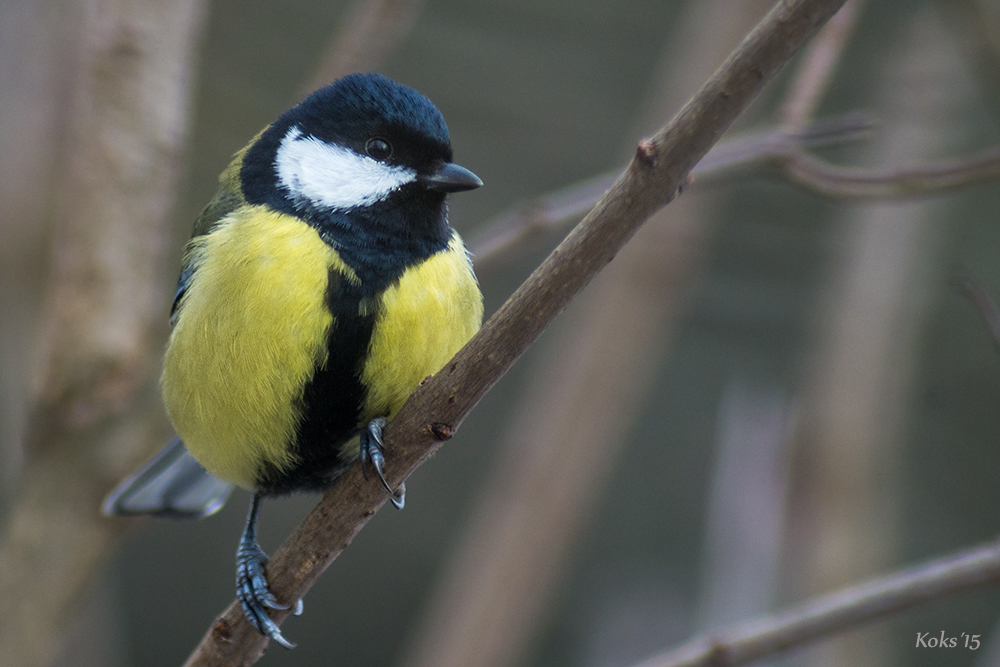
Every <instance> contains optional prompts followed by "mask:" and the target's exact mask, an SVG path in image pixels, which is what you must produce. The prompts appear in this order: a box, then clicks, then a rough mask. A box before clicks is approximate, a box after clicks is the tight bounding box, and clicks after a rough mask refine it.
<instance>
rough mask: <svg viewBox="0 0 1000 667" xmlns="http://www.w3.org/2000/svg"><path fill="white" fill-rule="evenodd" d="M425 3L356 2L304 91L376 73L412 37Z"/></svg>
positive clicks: (394, 0) (398, 0)
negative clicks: (354, 75)
mask: <svg viewBox="0 0 1000 667" xmlns="http://www.w3.org/2000/svg"><path fill="white" fill-rule="evenodd" d="M422 5H423V0H355V2H354V3H353V4H352V5H351V6H350V7H349V8H348V10H347V13H346V14H345V16H344V19H343V21H342V22H341V24H342V27H341V29H340V30H338V31H337V34H336V35H334V36H333V38H332V39H331V40H330V44H329V46H328V47H327V49H326V53H324V54H323V57H322V58H320V61H319V66H318V67H317V68H316V72H315V73H314V74H313V75H312V76H311V77H310V78H309V81H308V83H307V84H306V86H305V89H304V90H303V92H304V93H308V92H311V91H313V90H316V89H317V88H320V87H322V86H325V85H326V84H328V83H330V82H331V81H334V80H336V79H339V78H340V77H342V76H344V75H346V74H350V73H351V72H369V71H374V70H377V69H378V68H379V67H380V66H381V64H382V63H383V62H384V61H385V59H386V57H388V56H389V54H391V53H392V51H393V50H395V48H396V47H397V46H398V45H399V42H400V41H401V40H402V38H403V37H405V36H406V35H407V34H409V32H410V29H411V28H412V27H413V22H414V21H415V20H416V17H417V14H419V13H420V8H421V6H422Z"/></svg>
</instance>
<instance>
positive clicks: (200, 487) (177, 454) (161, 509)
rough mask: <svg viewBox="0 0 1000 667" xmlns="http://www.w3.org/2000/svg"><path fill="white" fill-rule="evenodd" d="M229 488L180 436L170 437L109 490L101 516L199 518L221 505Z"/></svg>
mask: <svg viewBox="0 0 1000 667" xmlns="http://www.w3.org/2000/svg"><path fill="white" fill-rule="evenodd" d="M232 490H233V485H232V484H229V483H227V482H223V481H222V480H221V479H219V478H218V477H216V476H215V475H213V474H211V473H210V472H208V471H207V470H205V469H204V468H202V467H201V464H200V463H198V462H197V461H196V460H195V459H194V457H193V456H191V454H189V453H188V450H187V449H186V448H185V447H184V443H183V442H181V439H180V438H174V439H173V440H171V441H170V444H169V445H167V446H166V447H164V448H163V449H161V450H160V451H159V452H158V453H157V454H156V455H155V456H153V458H151V459H150V460H149V461H147V462H146V463H145V464H143V466H142V467H141V468H139V470H137V471H136V472H135V473H133V474H132V475H130V476H129V477H128V478H127V479H125V480H124V481H123V482H122V483H121V484H119V485H118V486H117V487H116V488H115V490H114V491H112V492H111V493H109V494H108V496H107V497H106V498H105V499H104V503H103V504H102V505H101V511H102V512H103V513H104V515H105V516H134V515H140V514H152V515H154V516H163V517H170V518H174V519H201V518H202V517H206V516H209V515H210V514H215V513H216V512H218V511H219V510H220V509H222V506H223V505H224V504H225V503H226V499H227V498H229V493H230V492H231V491H232Z"/></svg>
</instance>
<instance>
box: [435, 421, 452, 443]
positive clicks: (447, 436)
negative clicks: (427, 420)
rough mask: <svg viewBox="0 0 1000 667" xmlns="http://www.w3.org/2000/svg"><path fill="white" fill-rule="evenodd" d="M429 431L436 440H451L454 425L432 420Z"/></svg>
mask: <svg viewBox="0 0 1000 667" xmlns="http://www.w3.org/2000/svg"><path fill="white" fill-rule="evenodd" d="M431 433H432V434H433V435H434V437H435V438H436V439H437V440H440V441H444V440H451V438H452V436H454V435H455V427H454V426H452V425H451V424H442V423H441V422H434V423H433V424H431Z"/></svg>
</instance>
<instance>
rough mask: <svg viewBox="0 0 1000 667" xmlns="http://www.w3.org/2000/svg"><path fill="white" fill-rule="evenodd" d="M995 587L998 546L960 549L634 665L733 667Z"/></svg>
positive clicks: (998, 569)
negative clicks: (964, 594) (913, 609)
mask: <svg viewBox="0 0 1000 667" xmlns="http://www.w3.org/2000/svg"><path fill="white" fill-rule="evenodd" d="M997 584H1000V543H997V542H993V543H990V544H988V545H986V546H982V547H978V548H975V549H970V550H968V551H963V552H960V553H957V554H954V555H952V556H949V557H946V558H941V559H936V560H934V561H931V562H929V563H926V564H923V565H918V566H916V567H913V568H910V569H908V570H902V571H900V572H897V573H894V574H890V575H888V576H884V577H879V578H876V579H871V580H869V581H866V582H864V583H861V584H858V585H856V586H850V587H848V588H844V589H842V590H839V591H837V592H835V593H831V594H829V595H824V596H822V597H818V598H815V599H813V600H809V601H807V602H805V603H803V604H801V605H797V606H795V607H792V608H790V609H788V610H786V611H784V612H781V613H780V614H774V615H771V616H766V617H763V618H760V619H754V620H751V621H748V622H747V623H744V624H742V625H740V626H738V627H735V628H732V629H730V630H724V631H722V632H718V633H715V634H713V635H712V636H710V637H704V638H699V639H696V640H694V641H692V642H691V643H689V644H687V645H685V646H682V647H680V648H678V649H675V650H672V651H669V652H667V653H664V654H662V655H659V656H656V657H654V658H650V659H649V660H646V661H644V662H643V663H642V664H641V665H637V666H636V667H736V665H745V664H748V663H751V662H753V661H755V660H760V659H761V658H766V657H769V656H773V655H777V654H778V653H781V652H782V651H787V650H789V649H792V648H795V647H798V646H803V645H805V644H809V643H811V642H815V641H816V640H818V639H822V638H824V637H830V636H832V635H835V634H838V633H841V632H843V631H845V630H849V629H851V628H856V627H858V626H860V625H863V624H865V623H870V622H871V621H874V620H877V619H880V618H885V617H886V616H890V615H892V614H898V613H900V612H903V611H906V610H908V609H912V608H913V607H916V606H918V605H921V604H926V603H928V602H935V601H938V600H941V599H944V598H946V597H949V596H952V595H957V594H959V593H965V592H969V591H973V590H978V589H981V588H983V587H985V586H995V585H997Z"/></svg>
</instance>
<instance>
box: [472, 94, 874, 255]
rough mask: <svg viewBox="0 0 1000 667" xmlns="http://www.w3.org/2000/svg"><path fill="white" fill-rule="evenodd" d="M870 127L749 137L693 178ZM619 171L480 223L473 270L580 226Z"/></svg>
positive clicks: (724, 173) (821, 126)
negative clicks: (545, 236) (538, 238)
mask: <svg viewBox="0 0 1000 667" xmlns="http://www.w3.org/2000/svg"><path fill="white" fill-rule="evenodd" d="M871 127H872V123H871V121H870V120H869V119H868V118H867V117H866V116H865V115H864V114H860V113H850V114H844V115H843V116H837V117H835V118H829V119H824V120H820V121H816V122H814V123H812V124H810V125H808V126H807V127H805V128H803V129H801V130H797V131H794V132H789V131H787V130H782V129H770V130H764V131H760V132H747V133H744V134H740V135H738V136H735V137H731V138H729V139H725V140H723V141H720V142H719V143H718V144H716V145H715V146H713V147H712V150H710V151H709V152H708V154H707V155H706V156H705V157H704V159H702V161H701V162H699V163H698V164H697V165H695V168H694V169H692V170H691V177H692V179H693V182H694V184H695V185H697V186H703V185H710V184H713V183H717V182H719V181H721V180H723V179H725V178H727V177H730V175H731V174H732V172H734V171H736V170H740V171H742V170H745V169H748V168H752V167H754V166H755V165H756V166H759V165H762V164H767V163H772V162H774V161H779V160H782V159H785V158H786V157H787V156H788V154H789V153H790V152H791V151H793V150H795V149H797V148H802V147H811V148H822V147H829V146H833V145H841V144H843V143H845V142H849V141H855V140H857V139H858V138H859V137H861V136H865V135H867V134H868V133H869V131H870V130H871ZM622 171H623V169H617V170H615V171H610V172H607V173H604V174H600V175H598V176H594V177H592V178H589V179H587V180H584V181H580V182H578V183H574V184H572V185H569V186H567V187H565V188H561V189H559V190H556V191H555V192H551V193H549V194H546V195H542V196H540V197H536V198H534V199H531V200H528V201H526V202H522V203H520V204H518V205H517V206H516V207H514V208H513V209H511V210H508V211H506V212H504V213H501V214H499V215H498V216H496V217H494V218H492V219H491V220H489V221H487V222H486V223H484V224H483V225H482V226H481V230H480V232H479V233H478V234H477V236H476V237H474V238H473V239H472V240H471V241H470V242H469V247H470V248H471V249H472V255H473V257H474V258H475V260H476V269H477V270H481V269H482V268H484V267H486V266H488V265H490V264H492V263H494V262H497V261H498V260H499V259H501V258H502V257H504V256H505V254H506V253H508V252H509V251H510V250H512V249H514V248H516V247H518V246H519V245H521V244H522V243H525V242H527V241H529V240H531V239H533V238H535V237H536V236H537V235H539V234H544V233H551V232H555V231H557V230H559V229H562V228H563V227H564V226H565V225H568V224H569V223H570V222H572V221H574V220H578V219H579V218H580V217H581V216H582V215H584V214H585V213H586V212H587V211H589V210H590V209H591V208H592V207H593V206H594V204H596V203H597V200H598V199H600V197H601V195H602V194H604V193H605V191H607V189H608V188H609V187H611V184H612V183H614V182H615V179H616V178H618V176H619V175H621V173H622Z"/></svg>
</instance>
